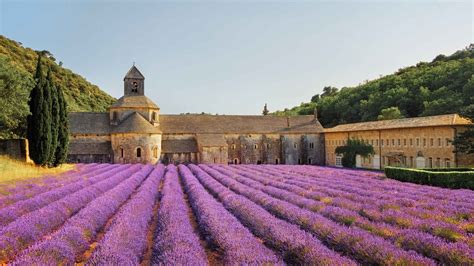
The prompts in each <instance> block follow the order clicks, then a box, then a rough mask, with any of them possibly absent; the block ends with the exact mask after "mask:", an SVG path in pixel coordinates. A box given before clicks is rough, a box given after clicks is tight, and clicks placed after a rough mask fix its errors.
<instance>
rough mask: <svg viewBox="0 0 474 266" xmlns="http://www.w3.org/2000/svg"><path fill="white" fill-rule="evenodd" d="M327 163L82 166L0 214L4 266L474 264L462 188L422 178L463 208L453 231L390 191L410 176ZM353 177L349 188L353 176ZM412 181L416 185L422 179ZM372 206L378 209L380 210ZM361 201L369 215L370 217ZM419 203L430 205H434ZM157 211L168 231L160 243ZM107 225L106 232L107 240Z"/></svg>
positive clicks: (423, 191)
mask: <svg viewBox="0 0 474 266" xmlns="http://www.w3.org/2000/svg"><path fill="white" fill-rule="evenodd" d="M314 170H318V171H314ZM328 170H331V169H327V168H321V169H318V168H314V167H309V168H305V167H299V166H286V167H282V166H273V167H270V166H238V167H228V166H225V167H224V166H218V165H210V166H206V165H199V166H196V165H190V166H189V167H186V166H183V165H180V166H179V167H178V168H176V167H175V166H172V165H170V166H168V167H166V169H165V167H164V166H163V165H158V166H155V167H152V166H149V165H148V166H142V165H121V166H120V165H102V167H100V165H91V166H89V167H83V169H82V173H81V171H79V172H76V173H71V174H70V175H71V176H69V177H68V178H67V181H65V182H64V183H63V184H60V183H57V184H56V183H55V182H51V186H50V189H49V190H47V189H45V190H43V191H42V192H38V193H33V196H30V197H29V198H25V199H23V200H18V201H16V202H13V203H11V204H10V205H8V206H6V207H4V208H3V209H1V208H0V216H1V217H5V218H6V219H7V220H5V222H3V224H2V225H3V227H1V228H0V263H1V262H2V261H3V262H5V261H10V262H13V264H18V265H31V264H48V263H54V264H56V263H61V264H73V263H74V262H77V261H85V262H86V264H93V265H97V264H100V265H102V264H109V265H112V264H121V263H122V264H123V263H125V264H127V265H138V264H139V263H142V262H143V260H144V257H145V254H146V253H147V252H148V253H150V254H152V256H151V262H152V263H153V264H193V265H194V264H195V265H207V264H209V258H210V257H212V255H210V254H209V251H210V250H212V251H213V252H214V253H217V256H218V260H220V261H221V262H222V263H224V264H285V263H291V264H311V265H313V264H314V265H356V264H404V265H405V264H407V265H408V264H409V265H412V264H417V265H433V264H437V263H442V264H471V263H474V260H473V250H472V246H469V244H470V243H471V242H470V241H469V239H472V233H470V232H469V229H466V228H469V227H463V226H459V225H460V224H466V223H467V224H468V223H469V221H471V220H470V219H471V218H472V217H470V216H468V215H466V209H467V210H468V211H471V212H467V213H468V214H472V205H470V204H471V201H470V200H459V201H455V200H453V199H452V197H453V196H452V195H451V196H449V195H443V196H441V197H440V196H436V195H435V194H434V193H432V192H431V191H429V189H425V187H420V191H421V192H420V194H419V195H417V196H419V197H421V202H422V204H425V203H426V199H425V197H433V199H434V200H438V201H439V203H438V204H445V205H446V206H450V204H455V206H457V207H459V208H458V209H461V210H460V211H454V212H447V213H449V214H446V215H458V216H456V217H457V220H456V223H454V224H455V225H456V226H458V227H456V226H455V227H454V229H452V228H451V227H449V226H447V225H450V223H449V222H446V221H444V220H442V219H441V218H440V214H437V215H436V219H435V220H429V219H434V218H431V217H428V218H426V217H425V216H423V215H421V217H418V216H416V215H415V214H410V212H409V209H410V208H411V207H414V206H416V205H413V201H414V199H413V195H411V196H410V197H408V196H407V197H402V198H401V199H405V198H409V199H408V200H406V201H404V200H401V199H400V198H397V197H396V194H392V193H391V192H392V191H393V190H395V191H398V192H397V193H400V194H401V195H403V193H404V191H403V188H402V187H401V186H403V185H402V184H398V183H397V184H398V185H399V186H400V187H396V188H394V189H393V190H390V189H389V188H388V187H387V186H386V185H385V184H381V183H383V182H381V181H380V180H379V179H378V177H377V176H370V173H369V174H367V173H365V172H355V171H345V170H343V171H342V172H341V173H342V174H341V175H342V176H343V177H341V176H336V175H337V172H330V173H332V175H328V174H327V173H328ZM332 171H334V170H332ZM333 175H335V176H333ZM345 179H348V180H347V183H349V185H344V183H345V181H346V180H345ZM354 180H356V181H354ZM362 182H365V183H367V184H370V185H368V186H373V187H374V188H375V189H374V191H375V194H376V196H375V199H373V198H371V197H370V195H369V194H368V193H367V191H371V190H370V189H371V187H370V188H369V187H365V189H364V184H361V183H362ZM407 189H412V190H411V191H412V192H413V193H416V187H412V186H410V187H409V188H407ZM382 191H385V192H386V193H383V192H382ZM449 192H450V191H445V193H446V194H447V193H449ZM453 193H458V194H456V195H459V193H460V192H453ZM462 193H468V192H462ZM390 197H393V199H392V198H390ZM400 200H401V201H400ZM379 201H380V202H382V203H380V204H378V205H377V203H378V202H379ZM449 201H451V202H452V203H449ZM364 202H368V203H370V204H365V203H364ZM415 203H416V202H415ZM371 204H373V205H375V207H372V208H369V207H370V205H371ZM390 204H391V205H393V206H397V207H400V208H405V209H407V210H405V209H402V211H403V212H406V213H407V214H408V215H412V216H413V217H412V216H410V217H411V219H415V218H416V219H418V220H417V223H416V226H411V225H410V226H406V227H403V226H400V225H398V224H397V223H387V222H386V221H385V220H384V219H383V217H384V215H387V212H386V210H385V207H386V206H388V205H390ZM367 205H369V206H367ZM156 207H159V208H158V213H157V215H156V217H153V209H155V208H156ZM361 207H364V208H366V209H364V210H366V212H368V213H369V214H370V215H363V214H364V213H363V212H360V208H361ZM470 208H471V209H470ZM420 209H421V210H424V211H429V209H428V208H427V207H426V206H425V205H423V207H420ZM460 214H463V215H461V216H460V217H459V215H460ZM379 216H380V217H382V218H380V219H378V218H379ZM368 217H370V218H368ZM2 219H3V218H2ZM154 219H156V223H157V229H156V232H155V235H154V236H153V238H152V242H153V243H149V240H147V234H150V232H151V231H150V230H151V229H152V227H151V226H150V224H151V223H152V222H153V221H154ZM423 219H425V220H426V219H428V220H427V221H437V222H438V223H437V224H435V226H437V227H436V228H442V229H446V228H447V229H450V228H451V229H452V230H457V231H456V232H458V233H459V234H460V235H461V236H462V237H460V238H456V239H451V240H449V238H448V240H446V239H443V238H441V237H439V236H438V234H437V231H436V230H434V229H432V230H422V229H423V228H424V227H422V226H421V227H420V225H419V224H423V223H422V222H419V220H423ZM426 224H427V223H426V222H425V223H424V225H426ZM458 229H459V230H458ZM101 231H104V232H105V233H104V235H103V237H99V238H98V234H99V232H101ZM95 241H98V243H97V244H94V245H91V244H92V243H93V242H95ZM91 246H92V247H93V248H91ZM95 246H97V248H95ZM88 253H91V254H92V255H91V256H89V255H86V254H88Z"/></svg>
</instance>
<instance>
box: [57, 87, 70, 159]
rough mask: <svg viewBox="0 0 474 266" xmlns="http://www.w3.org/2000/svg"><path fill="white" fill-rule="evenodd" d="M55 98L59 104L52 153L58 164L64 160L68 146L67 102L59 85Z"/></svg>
mask: <svg viewBox="0 0 474 266" xmlns="http://www.w3.org/2000/svg"><path fill="white" fill-rule="evenodd" d="M57 98H58V106H59V121H58V122H59V123H58V145H57V147H56V152H55V155H54V165H55V166H57V165H60V164H62V163H64V162H65V161H66V157H67V153H68V147H69V120H68V115H67V104H66V100H65V99H64V94H63V90H62V87H61V86H58V87H57Z"/></svg>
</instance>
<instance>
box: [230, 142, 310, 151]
mask: <svg viewBox="0 0 474 266" xmlns="http://www.w3.org/2000/svg"><path fill="white" fill-rule="evenodd" d="M266 146H267V149H270V148H271V147H272V145H271V144H270V143H267V145H266ZM308 147H309V148H310V149H314V143H313V142H310V143H309V144H308ZM230 148H231V149H232V150H235V149H236V148H237V145H236V144H232V145H231V146H230ZM242 148H243V149H245V148H247V145H245V144H242ZM293 148H295V149H297V148H298V144H297V143H293ZM253 149H254V150H256V149H258V144H253Z"/></svg>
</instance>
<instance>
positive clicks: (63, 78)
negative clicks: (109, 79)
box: [0, 35, 115, 138]
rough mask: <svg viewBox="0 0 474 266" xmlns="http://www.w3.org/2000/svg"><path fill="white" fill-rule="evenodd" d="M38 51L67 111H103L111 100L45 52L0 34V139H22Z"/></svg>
mask: <svg viewBox="0 0 474 266" xmlns="http://www.w3.org/2000/svg"><path fill="white" fill-rule="evenodd" d="M38 52H41V53H42V54H43V55H45V57H43V63H44V65H45V67H44V68H43V70H44V71H47V68H48V67H49V68H51V74H52V78H53V80H54V81H55V84H58V86H61V87H62V89H63V92H64V96H65V99H66V102H67V104H68V111H90V112H103V111H105V110H106V108H107V107H109V106H110V105H111V104H112V103H113V102H114V101H115V99H114V98H113V97H112V96H110V95H108V94H107V93H105V92H103V91H102V90H100V88H99V87H97V86H96V85H94V84H91V83H90V82H88V81H87V80H86V79H85V78H83V77H82V76H80V75H78V74H75V73H74V72H72V71H71V70H69V69H66V68H64V67H62V63H61V62H56V59H55V58H54V56H53V55H52V54H51V53H50V52H48V51H35V50H33V49H30V48H25V47H23V46H22V44H21V43H19V42H16V41H13V40H10V39H8V38H6V37H5V36H1V35H0V106H1V111H0V138H11V137H24V136H25V127H26V116H27V115H28V113H29V109H28V105H27V102H28V96H29V93H30V90H31V89H32V88H33V86H34V80H33V74H34V72H35V68H36V63H37V61H38V54H37V53H38Z"/></svg>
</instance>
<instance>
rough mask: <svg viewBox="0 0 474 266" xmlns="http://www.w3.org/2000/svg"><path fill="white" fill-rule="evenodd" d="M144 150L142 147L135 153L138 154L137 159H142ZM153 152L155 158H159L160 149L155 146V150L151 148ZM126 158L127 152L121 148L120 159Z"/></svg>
mask: <svg viewBox="0 0 474 266" xmlns="http://www.w3.org/2000/svg"><path fill="white" fill-rule="evenodd" d="M142 151H143V150H142V148H141V147H137V148H136V149H135V153H136V157H137V158H141V157H142ZM151 152H152V154H153V158H158V147H157V146H155V147H153V148H151ZM124 157H125V150H124V148H123V147H120V158H124Z"/></svg>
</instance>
